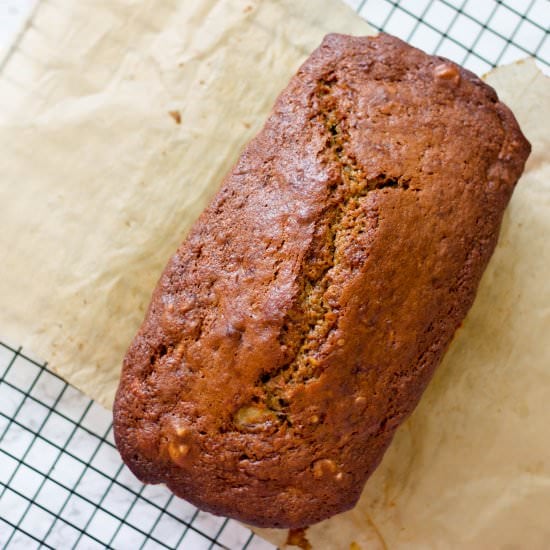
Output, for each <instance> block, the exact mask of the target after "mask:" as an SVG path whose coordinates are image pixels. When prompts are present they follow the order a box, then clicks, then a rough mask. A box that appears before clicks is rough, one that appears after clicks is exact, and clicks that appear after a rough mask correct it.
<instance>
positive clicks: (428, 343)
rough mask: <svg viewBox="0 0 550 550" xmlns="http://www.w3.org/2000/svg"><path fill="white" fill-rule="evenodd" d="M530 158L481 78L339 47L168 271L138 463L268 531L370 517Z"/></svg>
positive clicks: (275, 118)
mask: <svg viewBox="0 0 550 550" xmlns="http://www.w3.org/2000/svg"><path fill="white" fill-rule="evenodd" d="M529 151H530V146H529V143H528V142H527V141H526V139H525V138H524V136H523V135H522V133H521V131H520V129H519V127H518V124H517V122H516V120H515V119H514V117H513V115H512V113H511V112H510V111H509V110H508V109H507V108H506V107H505V106H504V105H503V104H502V103H500V102H499V101H498V98H497V95H496V94H495V92H494V91H493V90H492V89H491V88H490V87H489V86H487V85H486V84H484V83H483V82H482V81H481V80H479V79H478V78H477V77H476V76H475V75H473V74H472V73H470V72H468V71H466V70H464V69H461V68H460V67H458V66H457V65H455V64H454V63H452V62H450V61H448V60H446V59H443V58H440V57H432V56H429V55H426V54H425V53H423V52H421V51H419V50H417V49H415V48H413V47H411V46H408V45H407V44H405V43H403V42H401V41H400V40H398V39H396V38H393V37H391V36H388V35H379V36H377V37H374V38H357V37H350V36H342V35H329V36H327V37H326V38H325V39H324V41H323V43H322V45H321V46H320V47H319V48H318V49H317V50H316V51H315V52H314V53H313V54H312V55H311V56H310V58H309V59H308V60H307V61H306V62H305V63H304V65H303V66H302V67H301V68H300V70H299V71H298V73H297V75H296V76H295V77H294V78H293V79H292V80H291V82H290V84H289V86H288V87H287V89H286V90H285V91H284V92H283V93H282V94H281V96H280V97H279V99H278V100H277V102H276V104H275V107H274V109H273V111H272V113H271V115H270V117H269V119H268V120H267V122H266V124H265V126H264V128H263V130H262V131H261V132H260V133H259V135H258V136H257V137H256V138H255V139H254V140H252V142H251V143H250V144H249V145H248V146H247V147H246V149H245V150H244V152H243V153H242V155H241V157H240V159H239V160H238V162H237V164H236V166H235V167H234V168H233V170H232V171H231V172H230V174H229V175H228V176H227V177H226V179H225V180H224V182H223V184H222V186H221V189H220V190H219V192H218V193H217V195H216V196H215V197H214V199H213V200H212V202H211V204H210V205H209V206H208V208H207V209H206V210H205V211H204V213H203V214H202V215H201V216H200V218H199V219H198V221H197V222H196V223H195V225H194V227H193V228H192V230H191V232H190V234H189V235H188V237H187V239H186V240H185V241H184V243H183V244H182V245H181V247H180V248H179V249H178V250H177V252H176V254H175V255H174V256H173V258H172V259H171V260H170V261H169V263H168V265H167V267H166V269H165V271H164V273H163V274H162V277H161V279H160V281H159V283H158V286H157V288H156V290H155V292H154V294H153V298H152V302H151V305H150V307H149V311H148V313H147V316H146V318H145V321H144V323H143V325H142V327H141V329H140V330H139V332H138V334H137V336H136V337H135V339H134V341H133V342H132V344H131V346H130V349H129V350H128V353H127V355H126V358H125V361H124V367H123V371H122V377H121V382H120V386H119V389H118V393H117V397H116V402H115V409H114V426H115V436H116V442H117V445H118V448H119V450H120V452H121V454H122V457H123V459H124V461H125V462H126V463H127V464H128V466H129V467H130V469H131V470H132V471H133V472H134V473H135V474H136V475H137V476H138V478H139V479H141V480H142V481H144V482H147V483H166V484H167V485H168V486H169V487H170V489H171V490H172V491H173V492H174V493H175V494H176V495H178V496H180V497H183V498H185V499H187V500H189V501H190V502H192V503H193V504H195V505H197V506H198V507H200V508H202V509H204V510H208V511H210V512H213V513H216V514H224V515H227V516H231V517H234V518H237V519H240V520H243V521H246V522H248V523H251V524H255V525H258V526H271V527H291V528H298V527H303V526H307V525H310V524H312V523H314V522H317V521H320V520H322V519H324V518H327V517H329V516H331V515H333V514H336V513H338V512H342V511H344V510H347V509H349V508H351V507H352V506H353V505H354V504H355V502H356V501H357V499H358V497H359V495H360V493H361V490H362V488H363V485H364V483H365V481H366V479H367V478H368V477H369V475H370V474H371V473H372V471H373V470H374V469H375V468H376V466H377V464H378V463H379V462H380V460H381V458H382V455H383V454H384V451H385V449H386V448H387V446H388V444H389V443H390V441H391V439H392V436H393V434H394V432H395V430H396V428H397V427H398V426H399V424H401V423H402V422H403V420H404V419H405V418H406V417H407V415H409V414H410V413H411V411H412V410H413V408H414V407H415V405H416V404H417V402H418V400H419V398H420V396H421V394H422V392H423V390H424V388H425V387H426V385H427V383H428V381H429V380H430V377H431V376H432V374H433V372H434V369H435V367H436V366H437V365H438V363H439V362H440V360H441V357H442V355H443V353H444V352H445V350H446V348H447V346H448V345H449V342H450V341H451V339H452V337H453V333H454V332H455V330H456V329H457V327H458V326H459V325H460V323H461V321H462V320H463V318H464V316H465V314H466V312H467V311H468V309H469V308H470V306H471V304H472V301H473V299H474V296H475V293H476V288H477V286H478V283H479V280H480V277H481V275H482V273H483V270H484V268H485V266H486V264H487V262H488V260H489V257H490V256H491V253H492V251H493V249H494V247H495V243H496V241H497V237H498V232H499V227H500V223H501V218H502V214H503V211H504V209H505V207H506V204H507V203H508V200H509V199H510V195H511V194H512V191H513V188H514V185H515V184H516V181H517V179H518V178H519V176H520V174H521V172H522V170H523V166H524V163H525V160H526V158H527V156H528V155H529ZM212 161H213V162H215V159H212Z"/></svg>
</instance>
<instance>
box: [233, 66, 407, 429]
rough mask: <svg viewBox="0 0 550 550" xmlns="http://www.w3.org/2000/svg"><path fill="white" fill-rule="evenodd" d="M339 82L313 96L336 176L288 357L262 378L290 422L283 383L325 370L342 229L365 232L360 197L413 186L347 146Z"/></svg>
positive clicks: (291, 322)
mask: <svg viewBox="0 0 550 550" xmlns="http://www.w3.org/2000/svg"><path fill="white" fill-rule="evenodd" d="M336 86H337V79H336V77H335V76H334V75H329V76H328V77H327V78H324V79H320V80H319V81H318V84H317V87H316V91H315V96H314V101H315V104H316V105H317V108H318V112H317V114H316V117H315V119H316V120H317V121H318V122H320V124H321V126H322V128H323V131H324V132H325V133H326V146H325V149H324V150H323V152H322V154H323V155H324V156H325V158H326V161H327V162H328V163H331V164H335V165H336V166H337V167H338V171H339V173H338V177H337V179H336V182H334V183H332V184H331V185H330V187H329V193H330V195H329V197H328V200H327V205H328V206H327V208H326V209H325V211H324V215H323V217H322V218H321V219H320V220H319V221H318V222H317V225H316V228H315V234H314V238H313V241H312V244H311V245H310V247H309V250H308V252H307V253H306V257H305V261H304V266H303V271H302V277H301V281H300V291H299V293H298V297H297V300H296V302H295V304H294V306H293V308H292V309H291V310H290V312H289V313H288V314H287V316H286V318H285V322H284V324H283V328H282V330H281V333H280V335H279V342H280V344H281V347H282V349H283V350H284V351H285V352H286V355H287V358H288V359H287V361H286V362H285V364H283V365H282V366H281V367H280V368H278V369H276V370H275V372H266V373H264V374H263V375H262V376H261V377H260V379H259V381H258V386H260V387H261V388H262V390H263V392H264V396H265V397H264V399H265V401H264V403H263V405H264V406H265V408H267V409H268V410H270V411H272V414H271V416H270V419H271V420H274V419H277V420H278V421H280V422H285V423H287V424H289V425H291V424H292V423H291V420H290V418H289V415H288V406H289V399H288V397H287V395H286V393H285V388H289V387H291V386H292V385H297V384H304V383H306V382H308V381H309V380H312V379H315V378H317V377H318V376H319V375H320V374H321V371H322V369H321V367H320V364H319V360H318V357H317V356H318V353H319V350H320V348H321V346H322V345H323V343H324V342H326V341H327V338H328V337H329V334H330V333H331V331H333V330H334V329H335V328H336V325H337V323H338V307H337V305H336V304H334V303H332V304H331V297H330V292H329V291H330V289H331V284H332V279H333V276H334V275H335V274H336V271H337V270H338V269H339V268H340V263H341V259H342V256H343V254H344V252H345V250H344V249H343V248H344V247H342V246H339V245H338V243H339V241H342V237H343V235H344V234H350V233H353V234H354V235H355V236H357V234H358V233H365V232H366V227H365V225H366V224H365V220H364V219H363V220H361V218H360V216H359V212H360V209H361V199H363V198H364V197H366V196H367V195H368V194H369V193H371V192H372V191H377V190H380V189H384V188H392V189H408V188H409V181H408V180H407V179H405V178H402V177H397V178H395V177H389V176H387V175H385V174H380V175H378V176H376V177H374V178H367V177H366V175H365V173H364V171H363V170H362V169H361V167H360V166H359V165H358V164H357V162H356V160H355V159H354V158H353V157H352V156H351V155H349V154H348V153H347V152H346V144H347V143H348V142H349V139H350V136H349V133H348V132H347V130H346V128H345V126H346V120H345V116H344V115H343V114H342V113H341V112H340V111H339V108H338V102H337V98H336V96H335V94H334V89H335V88H336ZM258 410H265V409H263V407H261V409H258ZM260 416H261V415H260ZM237 424H239V423H237Z"/></svg>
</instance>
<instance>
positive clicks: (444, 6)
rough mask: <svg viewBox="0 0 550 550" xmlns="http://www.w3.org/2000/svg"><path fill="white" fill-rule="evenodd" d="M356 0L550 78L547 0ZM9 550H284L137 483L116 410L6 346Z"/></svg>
mask: <svg viewBox="0 0 550 550" xmlns="http://www.w3.org/2000/svg"><path fill="white" fill-rule="evenodd" d="M335 1H336V0H335ZM346 1H347V2H348V3H349V4H350V5H351V6H352V7H353V8H354V9H355V10H356V11H358V12H359V13H360V14H361V15H362V16H364V17H365V18H366V19H367V20H368V21H369V23H371V25H372V26H374V27H375V28H377V29H380V30H384V31H386V32H389V33H391V34H394V35H397V36H399V37H400V38H403V39H404V40H406V41H407V42H409V43H411V44H413V45H415V46H418V47H420V48H422V49H424V50H425V51H428V52H429V53H436V54H438V55H442V56H445V57H449V58H451V59H453V60H454V61H457V62H458V63H460V64H461V65H463V66H465V67H467V68H468V69H470V70H472V71H474V72H476V73H477V74H483V73H485V72H486V71H488V70H489V69H491V68H492V67H495V66H497V65H501V64H505V63H510V62H512V61H515V60H517V59H521V58H524V57H526V56H533V57H535V58H536V59H537V61H538V63H539V66H540V67H541V69H542V70H544V71H545V72H546V73H550V41H549V39H548V35H549V31H548V28H549V26H550V3H549V2H548V0H501V1H497V0H401V1H391V0H363V1H360V0H346ZM35 2H36V0H12V1H11V2H9V1H7V0H0V38H2V34H3V35H4V36H3V38H4V42H6V38H5V36H6V35H8V34H9V38H10V40H11V43H10V44H6V43H2V40H1V39H0V47H2V48H4V50H5V51H7V50H9V48H11V49H13V48H14V45H13V43H14V41H15V40H16V37H17V35H18V31H19V30H20V29H23V28H24V20H23V17H22V14H21V13H20V12H21V11H22V10H23V8H25V9H27V10H28V11H29V12H30V11H31V9H32V7H33V6H34V4H35ZM17 17H19V19H18V23H17V24H14V23H13V20H14V19H15V18H17ZM10 22H11V23H10ZM8 24H9V29H8V30H9V32H4V33H2V31H4V30H5V29H7V28H8ZM0 337H1V335H0ZM0 546H1V547H3V548H9V549H19V548H24V549H25V550H30V549H31V548H54V549H58V548H59V549H65V548H79V549H93V548H116V549H123V550H124V549H132V550H133V549H154V548H179V549H186V550H201V549H205V550H206V549H216V548H227V549H230V550H233V549H236V550H237V549H248V550H264V549H265V550H268V549H270V548H273V546H272V545H270V544H268V543H267V542H265V541H263V540H261V539H259V538H258V537H257V536H254V535H253V534H252V533H251V532H250V531H249V530H248V529H246V528H244V527H243V526H241V525H240V524H239V523H237V522H235V521H233V520H227V519H224V518H219V517H215V516H212V515H211V514H207V513H204V512H201V511H199V510H197V509H196V508H195V507H193V506H191V505H190V504H188V503H186V502H185V501H183V500H180V499H177V498H175V497H173V496H172V495H171V494H170V493H169V492H168V491H167V490H166V489H165V488H163V487H159V486H144V485H142V484H141V483H140V482H138V481H137V480H136V479H135V477H134V476H133V475H132V474H131V473H130V472H129V470H128V469H127V468H126V467H125V466H124V465H123V464H122V462H121V461H120V458H119V456H118V453H117V451H116V449H115V446H114V441H113V434H112V426H111V416H110V413H109V412H108V411H106V410H105V409H103V408H102V407H100V406H99V405H97V404H96V403H94V402H93V401H91V400H90V399H88V398H87V397H85V396H83V395H82V394H81V393H79V392H78V391H77V390H75V389H74V388H73V387H71V386H69V385H68V384H67V383H66V382H64V381H63V380H62V379H60V378H59V377H58V376H56V375H55V374H53V373H51V372H50V371H48V370H47V368H46V365H45V364H44V363H42V362H40V361H37V360H35V359H33V358H31V357H29V356H28V355H25V354H24V353H23V352H22V350H21V349H20V348H15V347H10V346H9V345H7V344H3V343H1V342H0Z"/></svg>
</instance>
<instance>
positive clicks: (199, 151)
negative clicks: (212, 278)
mask: <svg viewBox="0 0 550 550" xmlns="http://www.w3.org/2000/svg"><path fill="white" fill-rule="evenodd" d="M92 4H93V7H92ZM184 4H185V6H184ZM328 31H340V32H348V33H352V34H367V33H369V32H370V30H369V28H368V27H367V26H366V24H365V23H363V22H362V21H361V20H359V19H358V18H357V16H356V15H354V14H353V13H352V12H351V11H350V10H348V9H347V8H345V7H344V6H342V5H339V4H338V3H337V2H332V1H331V0H326V1H324V0H323V1H320V0H315V2H308V1H307V0H302V1H301V2H296V1H292V0H284V1H280V0H279V1H277V2H275V1H273V2H268V1H261V2H257V1H250V0H249V1H239V0H231V1H224V2H215V1H210V0H208V1H207V0H196V1H189V0H186V2H180V3H176V2H169V1H163V2H158V1H156V2H155V1H153V0H150V1H143V0H141V1H138V0H116V1H112V0H111V1H107V0H104V1H99V0H97V1H95V2H93V3H91V2H90V3H83V2H70V1H68V0H55V1H51V2H44V3H43V4H42V5H41V7H40V8H39V11H38V13H37V16H36V19H35V23H34V25H33V26H32V27H31V29H30V30H29V31H28V33H27V34H26V36H25V38H24V40H23V42H22V44H21V47H20V49H19V51H18V52H17V53H16V54H15V55H14V56H12V58H11V59H10V61H9V63H8V64H7V66H6V68H5V70H4V73H3V75H2V76H1V77H0V147H1V150H2V155H0V173H1V177H2V185H0V224H1V231H0V270H1V271H0V273H1V275H0V304H1V308H0V336H1V337H2V338H4V339H7V340H8V341H11V342H13V343H14V344H22V345H23V346H24V347H25V349H26V350H29V351H32V352H33V353H35V354H37V355H39V356H41V357H43V358H46V359H48V360H49V361H50V364H51V366H52V368H54V369H55V370H57V371H58V372H60V373H61V374H62V375H63V376H64V377H65V378H66V379H67V380H69V381H70V382H71V383H72V384H74V385H76V386H77V387H79V388H80V389H82V390H83V391H85V392H86V393H88V394H89V395H91V396H92V397H94V398H96V399H98V400H99V401H101V402H102V403H103V404H105V405H107V406H109V405H110V404H111V402H112V397H113V394H114V391H115V388H116V383H117V378H118V371H119V365H120V362H121V359H122V356H123V354H124V351H125V348H126V346H127V344H128V343H129V341H130V339H131V337H132V335H133V333H134V332H135V330H136V328H137V326H138V325H139V323H140V321H141V319H142V316H143V314H144V310H145V308H146V306H147V303H148V299H149V295H150V292H151V290H152V288H153V286H154V284H155V281H156V279H157V277H158V275H159V273H160V270H161V269H162V267H163V265H164V263H165V262H166V260H167V259H168V257H169V256H170V255H171V253H172V252H173V251H174V250H175V248H176V247H177V245H178V244H179V242H180V241H181V240H182V238H183V236H184V234H185V231H186V230H187V229H188V227H189V225H190V224H191V223H192V221H193V220H194V219H195V217H196V216H197V215H198V213H199V212H200V210H201V209H202V208H203V206H204V205H205V203H206V202H207V201H208V198H209V197H210V196H211V195H212V193H213V192H214V190H215V189H216V187H217V185H218V184H219V182H220V181H221V178H222V177H223V175H224V174H225V172H226V171H227V170H228V168H229V167H230V165H231V164H232V163H233V162H234V161H235V160H236V158H237V156H238V152H239V150H240V148H241V147H242V146H243V145H244V143H246V141H247V140H249V139H250V138H251V137H252V135H253V134H254V133H255V132H256V131H257V130H258V128H259V127H260V126H261V124H262V122H263V120H264V119H265V117H266V114H267V113H268V111H269V108H270V106H271V104H272V102H273V100H274V98H275V97H276V95H277V94H278V92H279V91H280V90H281V89H282V88H283V87H284V86H285V84H286V82H287V81H288V78H289V77H290V75H291V74H292V73H293V72H294V71H295V69H296V68H297V66H298V65H299V63H300V62H301V61H302V60H303V59H304V58H305V56H306V55H307V53H308V52H309V51H311V50H312V49H313V48H314V47H315V46H316V45H317V44H318V43H319V42H320V40H321V37H322V35H323V34H324V33H325V32H328ZM488 80H489V82H490V83H491V84H492V85H494V86H495V87H496V89H497V90H498V92H499V94H500V96H501V97H502V98H503V99H504V101H505V102H507V103H508V104H509V105H510V107H512V109H513V110H514V112H515V113H516V115H517V117H518V119H519V121H520V123H521V125H522V128H523V130H524V131H525V133H526V135H527V137H528V138H529V139H530V140H531V142H532V144H533V146H534V150H533V153H532V155H531V158H530V160H529V163H528V167H527V171H526V173H525V174H524V176H523V178H522V179H521V181H520V183H519V185H518V188H517V190H516V192H515V194H514V197H513V199H512V202H511V204H510V207H509V209H508V211H507V213H506V216H505V220H504V224H503V229H502V234H501V239H500V243H499V245H498V248H497V251H496V253H495V255H494V257H493V259H492V260H491V263H490V265H489V268H488V270H487V272H486V274H485V276H484V278H483V281H482V284H481V288H480V290H479V293H478V298H477V300H476V302H475V305H474V307H473V309H472V311H471V312H470V314H469V315H468V318H467V319H466V321H465V323H464V326H463V327H462V328H461V330H460V331H459V333H458V334H457V336H456V338H455V340H454V342H453V344H452V346H451V349H450V350H449V352H448V353H447V355H446V357H445V360H444V361H443V364H442V365H441V367H440V368H439V370H438V372H437V374H436V376H435V378H434V380H433V382H432V383H431V385H430V387H429V388H428V390H427V392H426V394H425V396H424V398H423V399H422V402H421V404H420V406H419V407H418V408H417V410H416V411H415V413H414V414H413V415H412V417H411V418H410V419H409V420H408V421H407V422H406V423H405V424H404V426H403V427H402V428H401V429H400V430H399V431H398V433H397V435H396V438H395V440H394V443H393V444H392V445H391V447H390V449H389V450H388V452H387V454H386V456H385V458H384V460H383V462H382V464H381V466H380V467H379V468H378V470H377V471H376V472H375V474H374V475H373V476H372V478H371V479H370V480H369V482H368V483H367V486H366V488H365V491H364V494H363V497H362V499H361V502H360V504H359V506H357V507H356V508H355V509H354V510H353V511H351V512H348V513H346V514H343V515H340V516H337V517H335V518H333V519H331V520H329V521H326V522H323V523H321V524H319V525H317V526H314V527H312V528H310V529H309V530H308V531H307V533H306V536H307V537H308V539H309V541H310V542H311V543H312V544H313V546H314V548H327V549H340V548H343V549H346V548H352V549H354V550H358V549H363V550H375V549H378V548H388V549H401V548H403V549H405V548H406V549H424V548H437V549H454V548H472V549H491V550H492V549H502V550H504V549H506V550H512V549H529V550H531V549H534V550H539V549H540V550H542V549H545V548H547V547H548V543H549V541H550V521H549V519H548V518H549V513H550V437H549V435H548V434H549V431H548V426H549V425H550V337H549V334H550V276H549V273H550V244H549V242H550V169H549V166H548V151H549V150H550V137H549V134H548V130H547V127H548V122H549V120H550V108H549V101H550V97H549V85H548V80H547V79H545V78H544V77H543V76H542V75H541V74H540V73H539V72H538V71H537V69H536V67H535V65H534V64H533V63H531V62H525V63H522V64H516V65H513V66H511V67H506V68H502V69H499V70H497V71H495V72H493V73H491V75H489V77H488ZM169 112H172V114H169ZM178 121H179V123H178ZM261 532H262V534H263V535H264V536H266V538H269V539H270V540H272V541H275V542H278V543H279V544H283V543H284V541H285V539H286V532H275V531H265V530H263V531H261Z"/></svg>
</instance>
